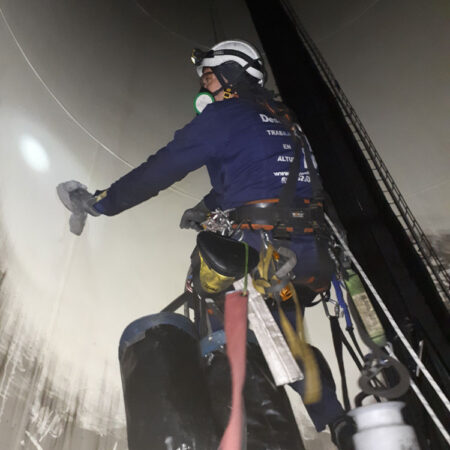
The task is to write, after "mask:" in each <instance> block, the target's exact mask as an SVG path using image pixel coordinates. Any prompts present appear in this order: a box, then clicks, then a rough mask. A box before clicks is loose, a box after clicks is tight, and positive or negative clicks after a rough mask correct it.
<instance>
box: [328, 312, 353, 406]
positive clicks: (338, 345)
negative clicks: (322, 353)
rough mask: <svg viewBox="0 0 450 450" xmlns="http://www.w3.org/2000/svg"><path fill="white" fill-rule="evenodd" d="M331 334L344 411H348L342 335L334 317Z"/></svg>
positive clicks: (337, 321)
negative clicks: (339, 376) (339, 375)
mask: <svg viewBox="0 0 450 450" xmlns="http://www.w3.org/2000/svg"><path fill="white" fill-rule="evenodd" d="M330 326H331V334H332V336H333V345H334V351H335V352H336V359H337V363H338V366H339V372H340V374H341V386H342V397H343V399H344V409H345V410H346V411H350V400H349V397H348V389H347V378H346V375H345V367H344V358H343V356H342V335H341V333H340V331H341V329H340V326H339V320H338V318H337V317H336V316H330Z"/></svg>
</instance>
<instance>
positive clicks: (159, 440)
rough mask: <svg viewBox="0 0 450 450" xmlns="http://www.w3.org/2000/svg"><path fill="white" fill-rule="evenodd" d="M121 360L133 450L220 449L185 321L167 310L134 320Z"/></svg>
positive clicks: (195, 348)
mask: <svg viewBox="0 0 450 450" xmlns="http://www.w3.org/2000/svg"><path fill="white" fill-rule="evenodd" d="M119 360H120V368H121V374H122V385H123V392H124V400H125V411H126V418H127V432H128V446H129V450H159V449H162V450H168V449H174V450H175V449H178V448H180V449H182V448H186V449H190V448H198V449H213V448H217V447H218V444H219V440H218V438H217V435H216V430H215V428H214V423H213V420H212V412H211V407H210V400H209V395H208V389H207V388H206V382H205V378H204V374H203V371H202V369H201V361H200V354H199V347H198V339H197V334H196V331H195V329H194V326H193V324H192V323H191V322H190V321H189V320H188V319H187V318H186V317H184V316H182V315H179V314H175V313H170V312H163V313H159V314H154V315H151V316H146V317H143V318H141V319H138V320H136V321H134V322H132V323H131V324H130V325H129V326H128V327H127V328H126V329H125V331H124V333H123V335H122V338H121V341H120V346H119Z"/></svg>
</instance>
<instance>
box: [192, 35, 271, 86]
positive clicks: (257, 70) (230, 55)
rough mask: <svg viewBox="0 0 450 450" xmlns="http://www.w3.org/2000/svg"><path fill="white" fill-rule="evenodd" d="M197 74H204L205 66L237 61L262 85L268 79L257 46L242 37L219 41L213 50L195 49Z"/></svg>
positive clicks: (194, 61) (193, 60) (194, 57)
mask: <svg viewBox="0 0 450 450" xmlns="http://www.w3.org/2000/svg"><path fill="white" fill-rule="evenodd" d="M191 60H192V62H193V63H194V64H195V65H196V68H197V74H198V76H199V77H201V76H202V73H203V68H204V67H211V68H214V67H217V66H220V65H221V64H224V63H227V62H236V63H238V64H239V65H240V66H241V67H242V69H243V70H244V71H245V72H247V74H248V75H250V76H252V77H253V78H255V79H256V80H257V82H258V84H259V85H260V86H264V83H265V81H266V71H265V69H264V62H263V60H262V58H261V55H260V53H259V52H258V50H256V48H255V47H254V46H253V45H252V44H249V43H248V42H245V41H242V40H240V39H232V40H229V41H223V42H219V43H218V44H216V45H214V47H212V48H211V50H208V51H206V52H205V51H203V50H200V49H194V50H193V51H192V56H191Z"/></svg>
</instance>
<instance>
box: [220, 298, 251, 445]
mask: <svg viewBox="0 0 450 450" xmlns="http://www.w3.org/2000/svg"><path fill="white" fill-rule="evenodd" d="M247 303H248V297H247V296H243V295H242V292H232V293H231V294H227V296H226V298H225V335H226V337H227V356H228V361H229V363H230V368H231V386H232V390H231V392H232V394H231V414H230V419H229V421H228V425H227V428H226V430H225V433H224V435H223V437H222V440H221V442H220V445H219V449H220V450H241V448H242V424H243V409H244V408H243V406H244V405H243V404H244V401H243V396H242V390H243V388H244V383H245V358H246V350H247V348H246V341H247Z"/></svg>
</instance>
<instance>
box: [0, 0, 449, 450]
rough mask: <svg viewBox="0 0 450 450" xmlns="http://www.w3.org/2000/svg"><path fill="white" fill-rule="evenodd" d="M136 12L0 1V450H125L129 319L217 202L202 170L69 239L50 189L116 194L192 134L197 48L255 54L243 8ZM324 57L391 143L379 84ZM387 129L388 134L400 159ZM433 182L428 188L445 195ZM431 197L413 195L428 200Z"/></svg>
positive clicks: (163, 282)
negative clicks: (239, 47) (122, 367)
mask: <svg viewBox="0 0 450 450" xmlns="http://www.w3.org/2000/svg"><path fill="white" fill-rule="evenodd" d="M331 3H333V2H331ZM372 3H373V2H369V1H354V2H348V3H347V6H346V8H344V9H343V10H340V15H338V16H334V17H331V16H325V18H326V20H325V22H323V23H322V22H320V23H319V24H318V22H317V21H316V22H314V20H315V19H314V20H311V26H312V27H313V28H314V23H316V26H317V27H318V30H319V31H318V33H319V34H320V33H322V31H320V30H323V33H325V32H328V31H329V30H331V31H333V30H334V31H335V32H334V31H333V32H334V37H333V39H336V42H338V43H339V42H341V41H342V48H341V54H345V52H344V49H345V45H344V44H345V39H344V37H345V36H346V33H347V32H348V33H350V28H351V27H355V26H359V25H358V24H360V23H362V22H361V21H362V20H363V18H366V17H368V15H369V12H371V13H372V11H375V10H376V8H378V7H380V5H378V4H377V5H374V6H372V7H371V4H372ZM380 3H384V2H380ZM415 3H416V4H419V3H420V2H418V1H416V2H415ZM211 4H212V9H213V15H214V17H215V18H216V23H215V30H214V27H213V26H212V21H211V7H210V6H211ZM139 5H140V7H139V6H138V4H137V3H132V2H127V1H122V0H117V1H116V2H107V1H106V0H97V1H96V2H88V1H81V2H80V1H69V2H63V3H61V2H57V1H51V2H46V3H44V2H35V3H31V4H30V3H29V2H25V1H23V0H14V1H12V0H1V1H0V8H1V12H2V17H1V18H0V58H1V60H0V152H1V160H0V246H1V247H0V249H1V250H0V270H1V271H2V272H6V276H5V277H4V278H3V284H2V290H1V293H0V295H1V303H0V313H1V314H0V355H1V358H2V359H1V362H2V366H1V372H0V448H5V449H6V448H7V449H11V450H16V449H19V448H20V449H23V448H25V449H41V448H42V449H49V448H52V449H83V450H90V449H94V448H95V449H101V450H102V449H113V450H122V449H125V448H126V444H125V437H124V429H123V426H124V412H123V405H122V398H121V395H122V394H121V389H120V374H119V368H118V363H117V356H116V355H117V343H118V339H119V337H120V334H121V332H122V330H123V329H124V327H125V326H126V325H127V324H128V323H129V322H130V321H132V320H134V319H135V318H137V317H139V316H142V315H146V314H149V313H152V312H155V311H158V310H159V309H161V308H162V307H163V306H164V305H166V304H167V303H168V302H169V301H170V300H171V299H173V298H175V297H176V296H177V295H178V294H179V293H180V292H181V290H182V289H183V282H184V275H185V272H186V268H187V266H188V264H189V255H190V253H191V250H192V248H193V246H194V242H195V241H194V240H195V233H194V232H188V231H182V230H180V229H179V228H178V223H179V219H180V217H181V214H182V212H183V211H184V209H186V208H188V207H190V206H192V205H193V204H195V203H196V202H197V200H198V199H199V198H200V197H202V196H203V195H204V193H205V192H207V191H208V190H209V182H208V179H207V175H206V172H205V171H204V170H199V171H196V172H195V173H193V174H190V175H189V176H188V177H186V178H185V179H184V180H182V181H181V182H179V183H177V184H176V185H175V186H174V187H173V188H172V189H169V190H166V191H164V192H162V193H161V194H159V195H158V197H156V198H155V199H152V200H151V201H150V202H147V203H145V204H143V205H141V206H140V207H139V208H135V209H133V210H130V211H127V212H125V213H124V214H121V215H119V216H117V217H114V218H107V217H99V218H95V219H93V218H89V221H88V224H87V226H86V229H85V231H84V233H83V235H82V236H81V237H80V238H77V237H75V236H73V235H70V233H69V231H68V217H69V214H68V212H67V211H66V210H65V209H64V208H63V207H62V205H61V204H60V203H59V202H58V199H57V197H56V193H55V187H56V185H57V184H58V183H60V182H61V181H66V180H70V179H77V180H80V181H81V182H83V183H85V184H87V185H88V186H89V187H91V188H92V189H95V188H104V187H107V186H108V185H109V184H110V183H111V182H112V181H114V180H115V179H116V178H118V177H119V176H121V175H123V174H124V173H126V172H127V171H128V170H129V168H130V166H135V165H137V164H139V163H140V162H142V161H143V160H144V159H146V158H147V157H148V156H149V154H151V153H154V152H155V151H157V149H158V148H160V147H162V146H163V145H165V144H166V143H167V142H168V140H169V139H171V137H172V135H173V132H174V131H175V129H177V128H179V127H181V126H183V125H184V124H185V123H187V122H188V121H189V120H191V118H192V117H193V109H192V100H193V97H194V96H195V93H196V92H197V90H198V82H197V79H196V76H195V73H194V71H193V70H192V67H191V65H190V64H189V56H190V52H191V49H192V47H193V46H194V45H202V46H209V45H211V44H212V43H213V42H214V33H216V34H217V36H218V38H219V39H220V38H223V37H237V36H239V37H241V38H244V39H247V40H249V41H252V42H258V40H257V36H256V32H255V30H254V28H253V26H252V24H251V19H250V17H249V15H248V12H247V10H246V7H245V5H244V3H243V2H242V1H240V0H232V1H231V2H226V3H225V2H223V1H215V2H212V3H211V2H207V1H206V0H195V1H193V2H189V5H187V4H185V3H180V2H174V1H172V2H167V1H166V2H155V1H152V2H150V1H147V0H146V1H144V0H139ZM381 6H383V5H381ZM330 7H331V6H330ZM368 7H370V10H369V11H368V12H367V13H365V11H366V10H367V8H368ZM384 7H386V5H384ZM230 10H232V11H233V17H232V19H231V18H230V14H229V11H230ZM397 15H399V12H398V11H397ZM218 17H219V18H222V20H217V18H218ZM224 17H226V18H227V20H226V21H225V20H223V18H224ZM317 17H318V18H319V19H320V18H321V17H324V16H323V15H318V16H317ZM355 18H356V19H355ZM346 24H351V27H350V26H348V25H346ZM307 25H308V24H307ZM344 25H345V26H344ZM361 26H362V25H361ZM331 31H330V32H331ZM313 36H314V33H313ZM323 36H325V38H326V35H325V34H324V35H323ZM358 36H359V35H358ZM319 37H320V36H319ZM327 42H328V41H327V39H325V40H324V41H323V42H321V44H320V45H321V47H323V49H324V50H326V48H327V47H326V43H327ZM330 42H331V40H330ZM336 45H337V44H336ZM349 48H351V53H353V47H352V46H349ZM330 49H332V47H330ZM324 53H325V56H326V57H327V58H328V56H330V63H331V65H332V67H333V69H335V66H336V67H337V72H338V73H337V76H338V79H339V80H341V77H342V80H343V85H344V89H345V90H346V92H348V91H349V90H351V92H348V93H349V96H350V98H351V99H352V101H355V106H356V107H357V110H358V111H359V112H361V113H362V115H363V120H364V123H365V124H366V125H367V126H368V129H369V131H373V130H375V134H377V133H376V132H377V130H378V127H382V128H383V129H384V128H385V127H386V112H385V111H386V108H387V107H386V103H383V102H384V100H383V101H381V100H380V101H379V102H378V103H376V102H374V98H373V96H371V95H368V93H371V92H372V89H371V86H369V85H367V84H364V83H363V80H361V79H360V78H355V79H354V80H353V81H352V79H351V76H350V74H351V73H352V71H351V70H348V72H347V71H345V70H344V68H345V67H347V65H349V66H350V67H351V64H352V61H353V57H351V58H350V57H348V55H347V59H348V61H347V65H343V67H342V66H339V65H338V64H337V62H336V59H338V60H339V61H338V62H340V58H335V59H334V60H333V55H332V54H331V55H328V54H327V53H326V51H324ZM329 53H333V52H332V51H331V50H329ZM374 55H375V56H376V57H379V54H378V53H377V52H375V53H374ZM372 56H373V55H372ZM375 56H373V57H375ZM366 57H367V58H369V56H367V55H366ZM358 67H359V66H358ZM353 69H354V68H353ZM353 74H354V72H353ZM391 76H392V77H393V76H394V74H392V75H391ZM417 77H420V74H419V75H417ZM347 85H349V89H347ZM383 86H385V85H383ZM385 89H386V96H387V97H388V98H389V96H388V94H389V92H388V91H387V89H388V88H387V86H385ZM436 89H437V88H436ZM366 101H367V102H368V103H367V104H368V105H370V108H369V107H367V106H366V108H365V109H364V107H365V105H366V103H365V102H366ZM395 117H397V116H395ZM395 117H394V118H395ZM416 117H417V116H416ZM366 119H367V120H366ZM399 120H400V119H399ZM411 120H412V121H414V120H419V119H417V118H416V119H414V118H413V119H411ZM439 120H440V118H439V117H436V118H434V124H435V126H438V121H439ZM388 122H390V121H388ZM400 123H402V122H401V121H400ZM390 130H391V131H390V132H389V133H380V134H379V135H380V136H381V137H382V138H383V139H388V138H389V136H390V137H391V138H392V139H391V141H386V142H387V144H389V145H390V147H389V148H397V147H398V146H397V145H396V143H397V142H398V139H399V136H398V135H397V134H395V133H394V131H395V130H396V129H393V128H392V129H390ZM442 133H443V134H442V138H445V136H448V135H447V134H445V130H443V131H442ZM433 136H434V137H435V135H434V134H433ZM428 139H430V137H428ZM384 142H385V141H382V143H384ZM405 142H406V141H405ZM433 142H436V143H437V144H436V145H438V144H439V142H440V141H439V140H434V141H433ZM407 143H410V142H409V141H408V142H407ZM376 144H379V143H378V142H377V141H376ZM378 146H379V147H380V151H382V150H383V149H382V148H381V146H380V145H378ZM390 151H391V150H390ZM436 151H437V150H436ZM392 153H394V152H393V151H392ZM437 154H438V155H441V153H439V151H437ZM444 156H445V155H444ZM404 160H405V159H404V157H395V156H392V158H391V160H390V161H388V163H390V164H389V166H390V168H391V169H392V171H393V173H394V175H396V173H395V170H399V173H401V174H403V172H402V171H401V170H400V169H395V167H396V166H395V164H396V163H398V164H403V163H404ZM414 161H415V160H414V159H413V158H412V159H408V173H411V172H414V171H419V172H420V166H421V164H422V161H421V160H420V159H419V163H418V164H417V165H416V162H414ZM439 161H440V162H442V164H443V163H445V161H446V160H445V157H444V159H443V160H442V161H441V160H439ZM439 170H440V168H437V169H436V172H433V177H437V178H436V180H437V181H436V183H440V182H441V181H442V182H443V183H445V178H444V179H441V178H439V176H440V175H439V173H441V172H439ZM396 178H397V177H396ZM405 179H406V180H408V177H407V176H406V175H405ZM399 184H400V183H399ZM405 186H410V185H409V184H405ZM414 186H416V185H415V184H414ZM430 186H431V185H430V184H426V183H425V184H422V185H420V188H417V189H418V190H421V191H420V192H430V194H431V193H433V189H429V190H428V191H426V189H427V187H430ZM424 189H425V191H423V190H424ZM406 195H407V197H408V195H410V196H412V197H414V195H416V194H414V193H410V194H408V192H406ZM417 196H419V195H418V194H417ZM420 211H422V210H420ZM307 320H308V322H309V323H310V326H309V328H310V330H311V337H312V340H313V342H314V344H315V345H317V346H318V347H319V348H321V349H322V350H323V351H324V354H325V356H326V358H327V359H328V360H329V361H330V362H331V365H332V367H333V369H334V370H335V369H336V364H335V363H334V362H333V361H334V359H335V358H334V353H333V349H332V346H331V345H330V343H331V338H330V334H329V330H328V325H327V323H326V321H324V316H323V312H322V311H321V310H320V309H314V310H312V311H308V316H307ZM311 324H312V325H311ZM347 367H349V368H351V363H349V364H347ZM350 370H351V369H350ZM335 371H336V370H335ZM297 402H298V400H297ZM299 417H301V418H302V420H303V415H301V414H300V416H299ZM303 431H304V436H305V437H306V438H307V439H309V448H317V449H318V448H331V447H330V446H331V444H329V440H328V439H327V437H323V438H321V439H322V443H320V442H319V440H320V439H319V440H317V436H316V435H315V433H313V432H312V431H311V428H310V427H308V426H306V428H305V429H304V430H303ZM313 440H315V441H316V443H314V442H313Z"/></svg>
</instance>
